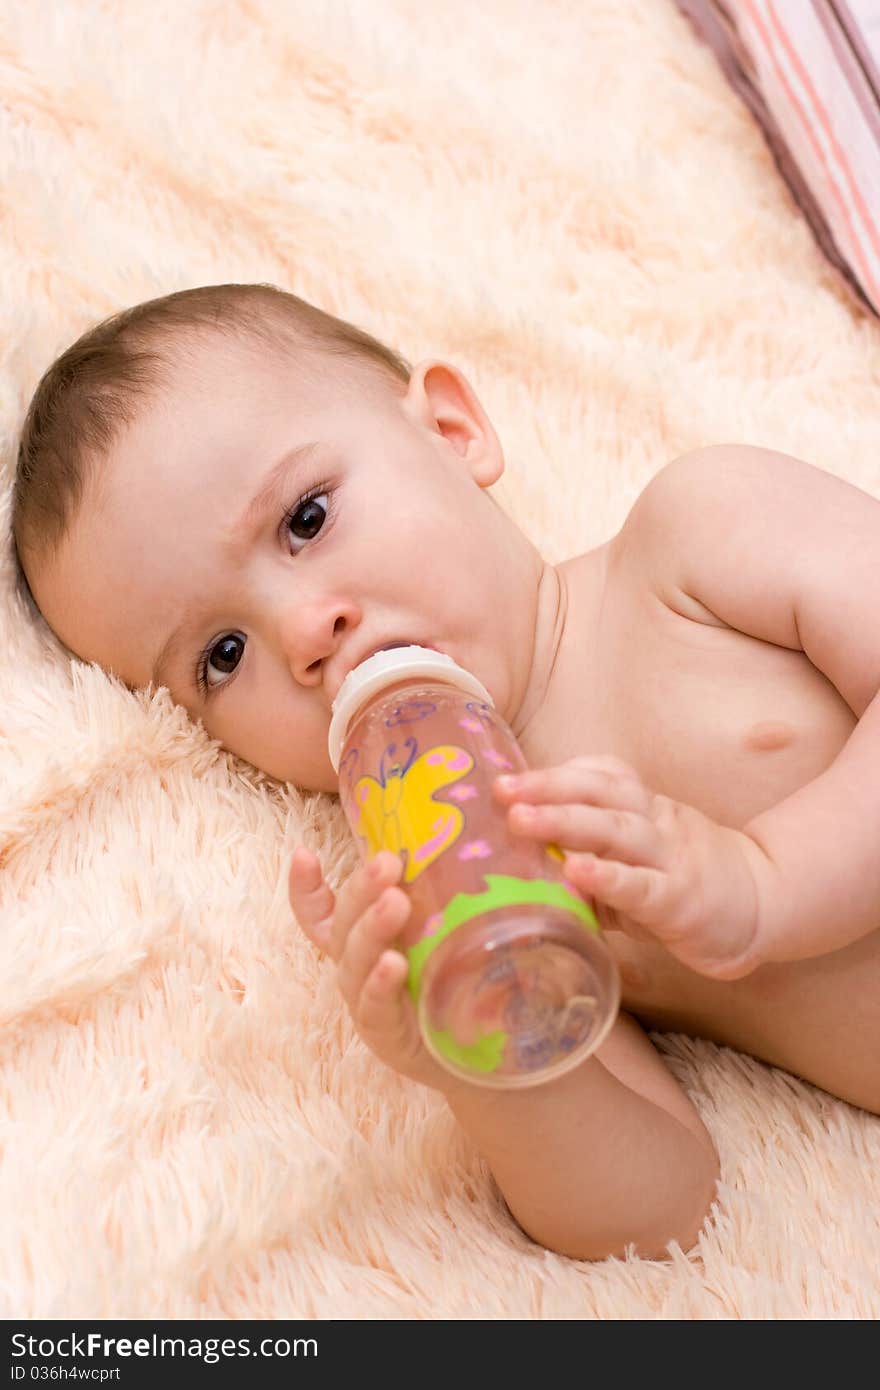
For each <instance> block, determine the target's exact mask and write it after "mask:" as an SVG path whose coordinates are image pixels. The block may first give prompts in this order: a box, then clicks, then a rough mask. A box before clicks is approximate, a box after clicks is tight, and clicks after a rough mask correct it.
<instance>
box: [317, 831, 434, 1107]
mask: <svg viewBox="0 0 880 1390" xmlns="http://www.w3.org/2000/svg"><path fill="white" fill-rule="evenodd" d="M402 868H403V865H402V861H401V859H400V857H399V855H396V854H393V853H392V852H391V851H390V850H383V851H381V853H379V854H376V855H374V856H373V858H372V859H370V860H368V862H367V863H366V864H360V865H359V866H358V867H357V868H356V869H355V870H354V872H353V873H352V874H351V876H350V877H349V879H348V880H347V882H346V883H345V884H344V886H343V887H342V888H341V889H340V891H339V895H338V897H335V896H334V894H333V891H332V889H331V888H330V885H329V884H328V883H327V882H326V880H325V878H324V875H323V873H322V871H321V865H320V863H319V861H318V859H317V858H316V856H315V855H314V854H312V853H311V852H310V851H309V850H307V849H306V848H305V846H304V845H298V846H297V848H296V849H295V850H294V852H293V855H292V857H291V862H290V879H289V891H290V906H291V908H292V909H293V915H294V917H295V918H296V920H297V921H298V923H299V925H300V926H301V927H302V929H303V931H304V932H305V934H306V936H307V937H308V938H309V940H310V941H312V942H313V943H314V944H315V945H316V946H317V947H319V948H320V950H322V951H326V952H327V954H328V955H329V956H330V957H331V958H332V959H333V960H334V961H335V962H336V965H337V967H338V970H337V980H338V983H339V988H340V990H341V991H342V997H343V999H344V1000H345V1002H346V1004H347V1005H348V1009H349V1012H350V1014H351V1018H352V1022H353V1023H354V1026H355V1028H356V1029H357V1031H358V1033H359V1034H360V1036H361V1037H362V1038H363V1040H364V1042H365V1043H366V1044H367V1046H368V1047H369V1048H370V1049H371V1051H373V1052H374V1053H375V1054H376V1056H377V1057H378V1058H379V1059H380V1060H381V1061H383V1062H385V1063H386V1064H387V1065H388V1066H389V1067H393V1069H394V1070H395V1071H398V1072H400V1073H401V1074H402V1075H403V1076H408V1077H410V1078H411V1079H412V1080H413V1081H420V1082H421V1083H422V1084H423V1085H425V1086H433V1087H435V1088H436V1089H437V1090H441V1091H449V1090H451V1088H452V1085H453V1078H452V1077H451V1076H450V1074H449V1073H448V1072H446V1071H444V1069H443V1068H442V1067H441V1066H439V1064H438V1063H437V1062H435V1061H434V1059H433V1057H432V1056H431V1054H430V1053H429V1052H428V1051H427V1050H426V1048H425V1046H424V1044H423V1043H422V1036H421V1033H420V1032H419V1027H418V1023H417V1021H416V1015H415V1010H414V1008H413V1006H412V1002H411V1000H410V998H409V994H408V993H407V990H406V977H407V962H406V957H405V956H404V955H402V954H401V952H400V951H396V950H394V949H392V948H393V943H394V941H395V939H396V938H397V937H398V936H399V935H400V932H401V931H402V929H403V926H404V923H405V922H406V919H407V917H408V916H409V913H410V901H409V898H408V897H407V895H406V893H405V892H404V891H403V889H402V888H396V887H394V885H395V884H396V883H397V882H398V880H399V879H400V875H401V872H402Z"/></svg>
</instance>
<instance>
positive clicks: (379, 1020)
mask: <svg viewBox="0 0 880 1390" xmlns="http://www.w3.org/2000/svg"><path fill="white" fill-rule="evenodd" d="M406 977H407V962H406V957H405V956H402V955H401V954H400V952H399V951H383V953H382V955H381V956H380V957H379V959H378V961H377V962H376V964H375V965H374V967H373V969H372V970H371V971H370V973H369V975H368V976H367V978H366V980H365V981H364V985H363V989H362V990H361V994H360V998H359V1000H358V1002H357V1006H356V1015H357V1024H358V1028H359V1030H360V1032H361V1035H362V1037H363V1038H364V1039H365V1040H369V1043H370V1045H371V1046H372V1047H373V1048H374V1050H375V1051H376V1052H377V1053H378V1055H379V1056H382V1055H383V1054H385V1055H388V1056H390V1057H394V1059H395V1065H396V1066H397V1067H398V1068H399V1069H401V1070H404V1071H406V1072H407V1074H410V1075H411V1074H412V1072H411V1071H410V1070H409V1069H410V1068H411V1067H413V1066H415V1065H416V1064H417V1062H418V1060H419V1057H420V1054H421V1052H422V1039H421V1035H420V1033H419V1026H418V1022H417V1020H416V1016H415V1010H414V1009H413V1008H412V1005H411V1004H410V1001H409V998H408V996H407V993H406V990H405V989H404V984H405V983H406Z"/></svg>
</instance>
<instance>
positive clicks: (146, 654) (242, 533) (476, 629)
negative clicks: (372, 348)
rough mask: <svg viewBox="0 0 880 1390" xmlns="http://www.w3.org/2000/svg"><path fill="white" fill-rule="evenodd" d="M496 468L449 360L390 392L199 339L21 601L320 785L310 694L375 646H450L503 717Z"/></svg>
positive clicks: (122, 669) (527, 644) (524, 573)
mask: <svg viewBox="0 0 880 1390" xmlns="http://www.w3.org/2000/svg"><path fill="white" fill-rule="evenodd" d="M279 465H280V468H279ZM502 468H503V460H502V456H501V450H500V447H499V444H498V441H497V439H496V437H495V435H494V432H493V431H492V427H491V425H490V424H489V422H488V420H487V419H486V417H485V415H484V414H483V412H482V410H481V408H480V406H479V404H478V403H477V402H476V400H475V398H474V397H473V395H472V393H471V392H470V390H469V388H468V386H467V383H466V382H465V381H464V379H463V378H462V377H461V376H460V375H459V374H458V373H457V372H456V371H455V369H454V368H451V367H447V366H445V365H444V364H440V363H422V364H421V365H420V366H419V367H417V368H416V369H415V371H414V373H413V377H412V380H411V382H410V385H409V387H408V388H407V387H405V386H404V385H403V383H395V382H393V381H386V380H384V379H383V378H381V377H379V376H378V375H373V374H372V373H368V372H365V371H363V370H359V369H352V367H351V365H350V364H347V363H345V362H344V361H343V360H341V359H335V358H320V359H317V360H315V361H314V362H313V370H312V372H311V373H310V380H308V381H304V380H303V376H302V370H301V368H300V367H298V366H296V365H294V363H293V362H292V361H291V359H290V358H287V357H284V356H282V355H281V354H272V353H269V352H268V351H263V352H258V351H257V350H256V349H255V348H253V347H251V346H249V345H244V344H239V343H235V344H233V343H231V342H229V341H227V340H221V339H219V338H218V339H214V338H213V337H205V336H204V335H203V336H202V337H201V338H200V339H199V342H198V344H197V349H196V352H195V356H194V360H193V363H192V364H191V365H188V366H186V367H181V368H180V370H179V372H178V373H177V374H176V375H175V380H174V384H173V385H172V386H170V387H169V388H167V389H166V390H165V391H164V392H163V394H162V398H161V401H159V402H157V403H155V404H154V405H152V406H149V407H145V409H144V410H143V411H142V412H141V415H140V416H139V418H138V420H137V421H136V423H135V424H134V425H133V426H132V427H131V428H130V429H129V430H128V432H127V433H126V434H125V436H124V437H123V438H122V439H121V440H120V441H119V442H118V443H117V445H116V446H115V447H114V449H113V451H112V454H111V457H110V458H108V459H106V460H102V461H101V463H100V464H99V468H98V475H97V476H98V479H99V481H98V485H97V487H96V488H95V489H94V490H92V489H91V488H89V489H88V490H87V492H86V496H85V499H84V501H83V504H82V507H81V509H80V513H79V515H78V516H77V518H76V520H75V522H74V525H73V528H72V530H71V533H70V535H69V537H68V538H67V540H66V541H65V543H64V545H63V546H62V548H61V550H60V552H59V554H58V556H57V558H56V560H54V561H53V562H52V564H51V565H46V566H43V567H42V569H41V570H40V571H39V572H38V573H37V575H36V576H35V577H34V578H35V582H34V590H35V597H36V599H37V602H38V603H39V605H40V607H41V609H42V611H43V613H44V614H45V616H46V619H47V621H48V622H49V624H50V625H51V626H52V628H53V629H54V630H55V632H56V633H57V634H58V636H59V637H60V638H61V640H62V641H63V642H64V643H65V644H66V645H67V646H68V647H69V648H70V650H71V651H73V652H75V653H76V654H77V655H78V656H80V657H81V658H82V659H84V660H86V661H95V662H97V663H99V664H100V665H101V666H103V667H104V668H105V669H107V670H109V671H112V672H113V673H115V674H116V675H118V676H119V677H120V678H121V679H122V680H123V681H125V682H126V684H128V685H129V686H131V687H132V688H137V687H141V686H146V685H147V684H148V683H149V682H150V681H151V680H153V681H155V683H156V684H157V685H166V686H167V687H168V688H169V690H170V692H171V694H172V696H173V698H174V699H175V700H176V701H177V702H178V703H180V704H181V705H183V706H185V708H186V709H187V710H188V711H189V713H190V715H191V716H192V717H193V718H194V719H201V720H202V722H203V724H204V726H205V728H206V729H207V730H208V732H209V733H210V734H211V735H212V736H214V737H216V738H218V739H220V740H221V741H222V743H223V744H224V745H225V746H226V747H227V748H229V749H230V750H231V751H233V752H235V753H237V754H239V755H240V756H241V757H243V758H245V759H246V760H247V761H249V762H251V763H253V764H254V765H255V766H256V767H259V768H262V769H264V770H265V771H266V772H268V773H269V774H271V775H272V776H275V777H277V778H280V779H282V780H286V781H292V782H295V783H296V784H297V785H299V786H301V787H304V788H306V789H309V790H324V791H335V790H336V788H337V779H336V775H335V774H334V772H333V769H332V766H331V764H330V761H329V757H328V754H327V730H328V727H329V722H330V714H331V703H332V700H333V698H334V696H335V694H336V692H337V690H338V688H339V686H340V684H341V683H342V680H343V678H344V676H345V675H346V673H347V672H348V671H349V670H350V669H351V667H353V666H354V665H356V664H357V663H358V662H359V661H361V660H363V659H364V658H365V657H366V656H367V655H368V654H370V653H372V652H373V651H375V650H376V649H377V648H379V647H381V646H384V645H387V644H389V643H392V642H401V641H407V642H417V643H420V644H422V645H426V646H434V647H436V648H438V649H439V650H441V651H444V652H447V653H449V655H451V656H452V657H453V658H454V659H455V660H456V661H458V662H459V663H460V664H461V665H463V666H465V667H467V668H469V669H470V670H472V671H473V672H474V674H475V675H477V677H478V678H479V679H480V680H481V681H482V682H483V684H484V685H485V686H486V687H487V688H488V689H489V690H490V692H491V693H492V695H493V697H494V698H495V701H496V704H497V706H498V708H499V711H500V712H501V713H502V714H503V715H504V716H505V717H506V718H508V719H509V720H510V721H511V722H512V721H513V718H514V716H515V713H516V710H517V708H518V707H519V705H520V704H521V702H522V700H523V698H524V695H525V691H526V686H527V684H528V679H529V670H530V664H531V659H532V646H533V638H534V628H535V619H536V594H535V591H536V588H537V581H538V578H539V575H540V567H541V561H540V557H539V556H538V554H537V552H536V551H535V550H534V548H533V547H532V546H531V543H530V542H528V541H527V540H526V538H525V537H524V536H523V535H522V533H521V532H520V531H519V530H518V529H517V528H516V527H515V526H513V524H512V523H511V522H510V521H509V520H508V518H507V517H506V516H505V515H504V513H503V512H502V511H501V510H500V509H499V508H497V507H496V506H494V504H493V503H492V502H491V501H490V499H489V497H488V495H487V494H486V492H485V491H484V489H485V488H486V487H488V486H489V485H490V484H491V483H493V482H494V481H495V480H496V479H497V477H498V476H499V474H500V473H501V471H502ZM270 480H271V481H272V483H273V486H272V490H271V494H270V495H269V496H267V497H265V498H264V499H263V502H262V503H260V504H258V505H257V508H256V511H254V507H255V499H256V498H257V497H258V494H260V493H261V491H262V490H263V489H264V488H265V486H266V485H267V482H269V481H270Z"/></svg>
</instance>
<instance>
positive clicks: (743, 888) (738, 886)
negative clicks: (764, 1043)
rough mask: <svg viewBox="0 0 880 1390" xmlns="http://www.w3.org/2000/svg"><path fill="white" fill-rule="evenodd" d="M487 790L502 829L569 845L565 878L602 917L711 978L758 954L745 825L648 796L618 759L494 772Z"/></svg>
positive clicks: (749, 964)
mask: <svg viewBox="0 0 880 1390" xmlns="http://www.w3.org/2000/svg"><path fill="white" fill-rule="evenodd" d="M493 790H494V792H495V795H496V797H497V798H498V800H499V802H501V803H502V804H504V805H507V806H509V811H508V820H509V826H510V829H511V831H513V832H514V833H515V834H518V835H527V836H530V837H531V838H533V839H536V840H541V841H544V842H547V843H551V844H556V845H558V846H559V848H560V849H562V850H564V851H567V853H566V855H565V873H566V876H567V877H568V879H569V880H570V881H571V882H572V883H573V884H574V885H575V887H576V888H577V889H578V890H579V891H580V892H581V893H582V894H583V895H584V897H585V898H589V899H592V900H593V901H594V903H595V905H596V909H597V913H598V915H599V919H600V922H602V923H603V925H606V926H608V927H609V928H612V929H618V930H620V931H625V932H627V933H628V934H629V935H630V936H633V937H635V938H637V939H641V940H654V941H658V942H660V944H661V945H663V946H665V947H666V949H667V950H668V951H669V952H670V953H671V954H672V955H674V956H676V957H677V958H678V959H679V960H680V961H682V963H683V964H684V965H687V966H688V967H689V968H690V969H691V970H695V971H697V972H698V973H699V974H701V975H708V976H710V977H712V978H713V979H717V980H735V979H739V978H740V977H741V976H743V975H747V974H749V972H750V971H751V970H754V969H755V967H756V966H757V965H759V964H760V963H761V957H760V953H759V951H758V949H757V928H758V889H757V884H758V882H760V877H759V872H758V871H759V865H758V863H757V862H756V860H757V859H759V858H761V857H762V856H763V851H762V850H760V849H759V847H758V845H757V844H756V843H755V841H754V840H752V839H750V838H749V836H748V835H745V834H744V833H742V832H741V831H738V830H731V829H729V828H728V827H726V826H723V825H719V824H717V822H715V821H713V820H711V819H710V818H709V817H708V816H704V815H703V814H702V812H701V811H698V810H696V808H695V807H693V806H688V805H686V804H685V803H683V802H680V801H673V800H671V799H670V798H669V797H667V796H659V795H655V794H654V793H653V792H651V791H649V790H648V788H647V787H645V785H644V784H643V782H642V781H641V778H640V777H639V775H638V773H637V772H635V771H634V770H633V768H631V767H629V766H628V765H627V764H626V763H624V762H621V761H620V759H619V758H610V757H609V758H604V757H602V758H600V757H580V758H572V759H571V760H570V761H569V762H565V763H561V764H559V766H557V767H548V768H533V769H530V770H529V771H527V772H524V773H520V774H518V775H517V776H516V777H513V778H509V777H498V778H496V780H495V783H494V785H493ZM603 908H604V909H605V911H603Z"/></svg>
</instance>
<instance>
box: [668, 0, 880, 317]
mask: <svg viewBox="0 0 880 1390" xmlns="http://www.w3.org/2000/svg"><path fill="white" fill-rule="evenodd" d="M677 3H678V6H679V9H681V10H682V11H683V12H684V13H685V14H686V15H687V16H688V18H689V19H690V20H691V23H692V24H693V26H694V28H695V29H696V31H697V33H698V34H699V35H700V36H701V37H702V38H703V39H705V40H706V42H707V43H709V44H711V46H712V48H713V49H714V51H715V53H716V56H717V57H718V60H719V62H720V64H721V66H722V68H723V69H724V71H725V73H726V74H727V76H728V78H729V79H730V81H731V82H732V83H733V85H734V86H735V87H736V89H737V91H738V92H739V93H740V95H741V96H742V97H743V99H744V100H745V101H746V102H747V103H748V105H749V107H750V108H751V110H752V111H753V113H754V115H755V116H756V118H757V119H758V121H759V122H760V124H761V126H762V127H763V129H764V133H765V135H766V137H767V140H768V143H769V144H770V147H771V149H772V150H773V153H774V155H775V157H776V160H777V163H778V164H779V167H780V170H781V172H782V173H783V175H784V176H785V178H786V179H787V180H788V182H789V184H790V186H791V189H792V192H793V193H794V196H795V197H796V198H797V200H798V202H799V203H800V205H801V207H802V208H803V211H804V214H805V215H806V217H807V218H808V220H809V222H810V225H811V226H812V228H813V230H814V232H815V234H816V237H817V239H818V241H819V243H820V245H821V246H822V248H823V249H824V251H825V252H826V254H827V255H828V257H829V258H830V259H831V260H832V261H833V262H834V264H835V265H836V266H837V267H838V268H839V269H840V270H841V271H842V272H843V274H844V275H845V276H846V277H847V279H848V280H849V282H850V284H851V285H852V286H853V287H854V288H855V290H856V292H857V294H858V295H859V296H860V298H861V299H862V300H863V301H864V302H865V303H867V304H868V305H869V307H870V308H872V309H873V310H874V312H875V313H878V314H880V0H723V2H722V0H677Z"/></svg>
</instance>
